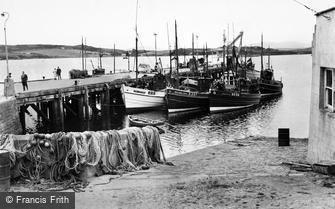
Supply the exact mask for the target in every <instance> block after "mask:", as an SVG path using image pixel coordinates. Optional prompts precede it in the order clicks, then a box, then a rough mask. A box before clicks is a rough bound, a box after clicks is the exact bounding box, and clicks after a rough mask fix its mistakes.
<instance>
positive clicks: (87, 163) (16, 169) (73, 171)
mask: <svg viewBox="0 0 335 209" xmlns="http://www.w3.org/2000/svg"><path fill="white" fill-rule="evenodd" d="M1 149H4V150H8V151H9V153H10V162H11V177H12V178H14V177H17V178H24V179H29V181H31V182H34V183H40V182H41V180H42V179H43V180H48V181H52V182H61V183H63V186H64V182H65V184H66V185H67V186H68V187H73V186H74V184H76V183H77V182H82V181H85V179H86V177H87V175H88V174H87V171H88V170H89V171H90V174H91V175H96V176H98V175H103V174H120V173H124V172H128V171H136V170H139V169H147V168H149V167H150V165H152V163H153V162H157V163H162V162H163V161H162V159H161V157H163V160H164V161H165V157H164V152H163V149H162V145H161V141H160V136H159V132H158V130H157V128H155V127H151V126H147V127H143V128H138V127H130V128H126V129H123V130H109V131H96V132H92V131H85V132H69V133H63V132H60V133H54V134H33V135H21V136H19V135H0V150H1ZM161 155H162V156H161Z"/></svg>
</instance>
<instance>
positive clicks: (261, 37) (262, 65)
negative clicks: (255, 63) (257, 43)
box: [261, 33, 263, 70]
mask: <svg viewBox="0 0 335 209" xmlns="http://www.w3.org/2000/svg"><path fill="white" fill-rule="evenodd" d="M261 70H263V33H262V36H261Z"/></svg>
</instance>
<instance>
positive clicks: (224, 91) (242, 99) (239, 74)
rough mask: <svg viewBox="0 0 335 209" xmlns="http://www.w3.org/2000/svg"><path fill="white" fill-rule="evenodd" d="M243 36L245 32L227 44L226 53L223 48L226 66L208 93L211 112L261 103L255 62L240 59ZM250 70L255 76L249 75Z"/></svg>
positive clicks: (237, 108) (226, 110)
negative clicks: (238, 42) (237, 42)
mask: <svg viewBox="0 0 335 209" xmlns="http://www.w3.org/2000/svg"><path fill="white" fill-rule="evenodd" d="M242 36H243V32H241V33H240V35H239V36H238V37H236V38H235V39H234V40H233V42H232V43H230V44H229V45H228V46H227V49H226V50H227V54H226V55H225V52H224V50H223V53H224V55H223V57H224V58H226V67H225V68H224V72H223V74H222V75H221V77H220V78H219V79H216V80H215V81H214V82H213V83H212V86H211V89H210V93H209V95H208V98H209V110H210V112H211V113H216V112H229V111H234V110H239V109H244V108H248V107H251V106H254V105H257V104H259V103H260V99H261V94H260V93H259V90H258V83H257V79H256V78H257V77H256V76H257V75H256V74H255V71H253V68H254V65H253V63H252V62H251V59H249V60H250V61H248V62H245V63H242V64H241V63H240V61H239V59H238V58H239V55H240V50H241V47H242ZM238 39H240V46H239V47H237V48H236V47H235V46H234V43H235V42H236V41H237V40H238ZM228 47H232V50H231V54H229V53H228ZM223 48H225V46H224V47H223ZM248 71H249V72H252V75H253V77H249V76H250V75H248V74H247V72H248Z"/></svg>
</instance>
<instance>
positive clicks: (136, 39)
mask: <svg viewBox="0 0 335 209" xmlns="http://www.w3.org/2000/svg"><path fill="white" fill-rule="evenodd" d="M137 12H138V0H137V1H136V24H135V33H136V38H135V69H136V81H137V78H138V51H137V50H138V49H137V44H138V38H137V36H138V34H137Z"/></svg>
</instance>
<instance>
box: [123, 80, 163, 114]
mask: <svg viewBox="0 0 335 209" xmlns="http://www.w3.org/2000/svg"><path fill="white" fill-rule="evenodd" d="M121 93H122V98H123V102H124V105H125V107H126V111H127V112H131V111H140V110H146V109H160V108H163V107H164V106H165V91H164V90H162V91H152V90H148V89H142V88H134V87H130V86H126V85H124V84H122V86H121Z"/></svg>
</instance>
